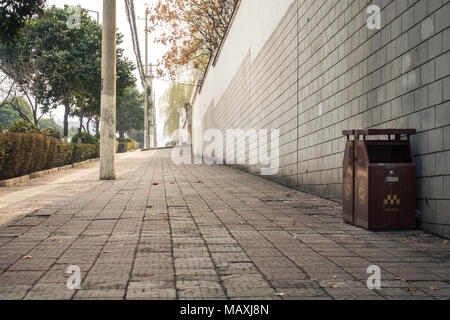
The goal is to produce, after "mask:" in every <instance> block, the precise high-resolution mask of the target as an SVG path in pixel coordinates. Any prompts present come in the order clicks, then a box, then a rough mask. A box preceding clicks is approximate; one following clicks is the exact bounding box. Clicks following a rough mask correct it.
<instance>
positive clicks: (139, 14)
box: [47, 0, 169, 146]
mask: <svg viewBox="0 0 450 320" xmlns="http://www.w3.org/2000/svg"><path fill="white" fill-rule="evenodd" d="M152 1H154V0H135V1H134V9H135V14H136V19H138V21H137V22H136V23H137V29H138V36H139V45H140V49H141V58H142V63H145V32H144V29H145V20H144V18H145V8H146V6H145V4H151V3H152ZM116 3H117V16H116V19H117V21H116V23H117V28H118V30H119V32H121V33H122V34H123V35H124V41H123V43H122V44H121V47H122V48H123V49H124V50H125V51H124V54H125V56H127V57H128V58H130V59H131V60H132V61H133V62H134V63H135V64H136V56H135V54H134V50H133V42H132V38H131V32H130V25H129V23H128V19H127V15H126V11H125V1H123V0H117V1H116ZM66 4H67V5H70V6H75V5H80V6H81V7H82V8H84V9H88V10H93V11H97V12H99V16H100V23H102V7H103V1H102V0H47V5H48V6H51V5H55V6H57V7H60V8H62V7H64V5H66ZM91 16H92V17H93V18H94V19H97V14H96V13H95V12H91ZM166 50H167V49H166V48H165V47H164V46H163V45H161V44H157V43H155V42H154V36H153V35H152V34H150V35H149V63H151V64H156V63H157V61H158V59H160V58H161V57H162V56H163V55H164V54H165V52H166ZM135 76H136V78H137V79H138V81H137V84H138V87H139V89H140V90H142V86H141V81H140V77H139V73H138V71H137V69H136V70H135ZM168 86H169V83H168V82H167V81H163V80H159V79H154V81H153V87H154V91H155V96H156V98H155V100H156V110H157V115H156V117H157V122H156V126H157V135H158V145H159V146H164V145H165V143H166V142H168V141H169V139H168V138H167V137H163V126H164V119H163V116H162V111H161V97H162V96H163V95H164V92H165V91H166V90H167V88H168ZM52 114H53V115H54V116H55V117H56V119H58V120H62V118H63V115H64V110H63V108H62V107H59V108H58V109H57V110H56V111H55V112H52ZM74 120H76V119H74Z"/></svg>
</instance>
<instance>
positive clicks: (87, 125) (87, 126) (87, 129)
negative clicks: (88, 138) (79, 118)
mask: <svg viewBox="0 0 450 320" xmlns="http://www.w3.org/2000/svg"><path fill="white" fill-rule="evenodd" d="M91 120H92V118H89V119H88V121H87V123H86V131H87V133H88V134H91V130H90V129H89V124H90V123H91Z"/></svg>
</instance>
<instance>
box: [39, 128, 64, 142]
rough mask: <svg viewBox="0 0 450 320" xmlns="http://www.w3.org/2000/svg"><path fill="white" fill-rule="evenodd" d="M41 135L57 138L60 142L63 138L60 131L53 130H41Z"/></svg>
mask: <svg viewBox="0 0 450 320" xmlns="http://www.w3.org/2000/svg"><path fill="white" fill-rule="evenodd" d="M41 133H42V134H44V135H46V136H48V137H53V138H56V139H58V140H61V138H62V137H61V133H60V132H59V131H58V130H56V129H53V128H44V129H41Z"/></svg>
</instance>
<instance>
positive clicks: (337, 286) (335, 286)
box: [330, 284, 339, 289]
mask: <svg viewBox="0 0 450 320" xmlns="http://www.w3.org/2000/svg"><path fill="white" fill-rule="evenodd" d="M330 287H332V288H335V289H336V288H339V285H337V284H332V285H331V286H330Z"/></svg>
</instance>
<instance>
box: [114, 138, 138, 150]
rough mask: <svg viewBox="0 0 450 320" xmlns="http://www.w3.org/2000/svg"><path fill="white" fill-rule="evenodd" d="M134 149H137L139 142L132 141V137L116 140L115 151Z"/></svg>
mask: <svg viewBox="0 0 450 320" xmlns="http://www.w3.org/2000/svg"><path fill="white" fill-rule="evenodd" d="M136 149H139V142H137V141H134V140H133V139H130V138H127V139H118V141H116V151H117V152H119V153H124V152H128V151H130V150H136Z"/></svg>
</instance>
